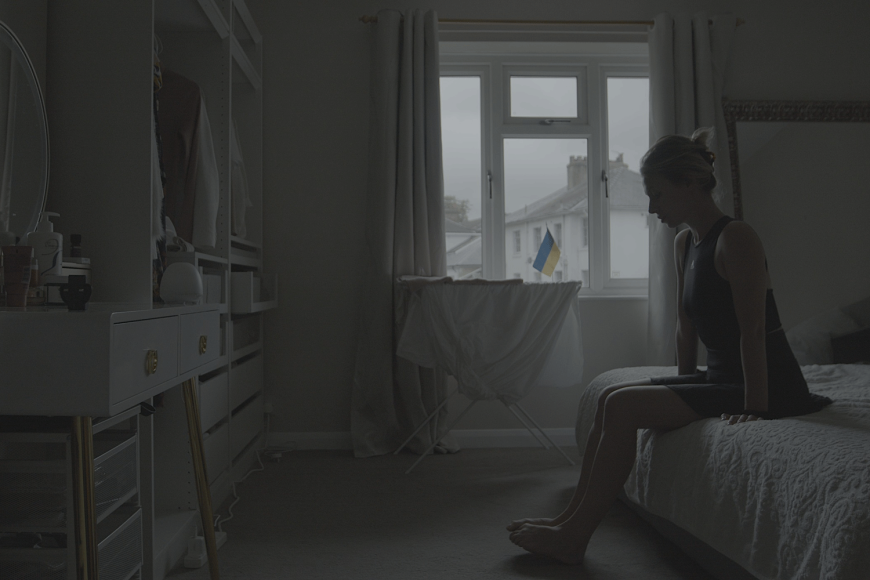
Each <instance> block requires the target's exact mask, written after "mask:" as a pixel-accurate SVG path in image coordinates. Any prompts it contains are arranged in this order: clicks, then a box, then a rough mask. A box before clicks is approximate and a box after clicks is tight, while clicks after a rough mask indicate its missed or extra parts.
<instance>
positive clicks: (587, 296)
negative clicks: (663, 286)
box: [577, 292, 649, 300]
mask: <svg viewBox="0 0 870 580" xmlns="http://www.w3.org/2000/svg"><path fill="white" fill-rule="evenodd" d="M577 297H578V298H579V299H580V300H649V296H647V295H646V294H611V293H607V292H599V293H596V294H592V293H589V294H584V293H583V292H581V293H580V294H579V295H578V296H577Z"/></svg>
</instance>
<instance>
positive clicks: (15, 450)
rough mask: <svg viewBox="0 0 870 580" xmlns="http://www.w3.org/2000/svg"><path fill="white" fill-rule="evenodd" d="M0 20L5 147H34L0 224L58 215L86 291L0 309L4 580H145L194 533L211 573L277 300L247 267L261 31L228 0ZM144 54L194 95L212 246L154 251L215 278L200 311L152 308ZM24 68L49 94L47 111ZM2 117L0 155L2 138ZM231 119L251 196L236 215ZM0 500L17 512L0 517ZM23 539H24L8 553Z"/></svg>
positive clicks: (242, 459)
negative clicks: (219, 518) (213, 198)
mask: <svg viewBox="0 0 870 580" xmlns="http://www.w3.org/2000/svg"><path fill="white" fill-rule="evenodd" d="M10 2H11V0H10ZM5 5H6V4H5V2H4V0H0V9H3V8H4V6H5ZM2 17H4V18H5V17H10V18H15V20H13V21H12V22H11V23H12V24H13V26H12V28H18V29H19V30H26V31H30V33H31V36H30V37H29V40H28V43H29V44H28V46H29V47H31V50H32V51H33V53H34V56H35V57H36V58H35V60H36V63H37V67H36V71H35V72H34V67H33V64H32V63H31V62H30V60H29V59H28V58H27V53H26V51H24V48H23V46H22V45H21V43H20V42H18V39H15V37H14V34H12V31H11V30H9V29H8V28H4V29H3V31H0V51H2V49H3V47H4V46H5V47H7V48H8V49H9V50H10V51H12V54H13V55H15V58H17V59H18V61H19V62H20V63H21V70H20V71H18V72H20V73H21V74H18V76H17V77H16V78H17V79H18V81H17V82H18V88H19V94H18V98H17V106H18V108H17V111H16V115H18V116H19V118H17V119H16V127H17V128H18V132H17V133H16V138H15V140H14V142H15V143H16V144H18V143H21V144H22V145H27V146H28V150H30V151H37V152H39V153H40V155H38V156H36V157H34V158H32V159H28V160H27V161H25V162H21V163H16V164H15V167H16V168H24V167H27V168H31V169H32V170H33V175H28V176H24V175H21V174H18V173H16V174H15V180H14V183H16V184H17V185H18V187H17V188H15V191H14V194H13V196H12V199H11V204H12V206H14V207H13V211H12V212H11V214H14V215H12V216H10V215H9V214H6V215H5V216H4V214H3V213H2V210H3V207H4V206H3V198H2V188H0V231H2V230H6V231H12V232H15V233H16V234H17V235H18V236H21V237H23V234H24V233H26V232H28V231H32V229H33V227H34V226H35V223H36V221H35V220H37V219H38V217H39V214H40V213H41V212H42V211H44V210H46V209H49V210H51V211H56V212H58V213H59V214H60V218H59V219H58V220H56V223H57V225H56V230H57V231H59V232H61V233H62V234H63V235H64V237H65V238H67V236H68V235H69V234H71V233H80V234H82V236H83V244H82V246H83V250H84V254H83V255H84V256H86V257H88V258H90V259H91V263H92V264H93V271H92V274H91V282H90V283H91V284H92V286H93V298H92V301H91V302H90V303H89V304H88V307H87V310H86V311H85V312H68V311H67V310H66V309H65V308H64V307H60V308H58V309H51V310H45V309H43V308H41V307H37V308H35V309H28V310H26V311H24V310H12V309H0V416H2V420H0V578H4V579H5V578H7V577H10V578H20V577H25V573H24V572H18V571H15V570H16V569H14V568H11V567H9V566H10V565H12V566H14V565H18V566H19V568H18V570H19V571H20V570H27V574H30V573H31V572H32V571H38V572H37V574H38V575H37V576H36V577H37V578H52V579H54V578H58V579H61V578H62V579H63V580H74V579H83V578H87V579H94V578H97V577H99V578H101V579H102V580H105V579H106V578H108V579H110V580H113V579H115V578H117V579H120V580H127V579H128V578H141V579H143V580H161V579H162V578H164V577H166V576H167V575H169V574H171V572H172V571H173V570H175V569H177V567H179V566H181V565H182V560H186V558H185V556H186V555H189V550H188V546H189V540H191V539H192V538H193V537H194V536H203V535H204V536H205V539H206V543H207V544H209V546H208V550H209V551H210V552H211V554H210V557H209V558H208V562H209V566H210V567H211V568H212V570H211V571H210V572H211V576H212V578H216V577H217V558H216V557H214V547H213V546H214V544H215V542H213V541H212V540H211V539H210V538H209V536H212V535H213V522H212V520H211V513H210V510H211V506H210V505H209V503H210V501H209V497H210V498H211V500H212V501H214V502H215V505H217V504H219V503H221V502H222V501H223V500H224V499H226V498H228V497H229V496H230V493H231V490H232V485H233V482H235V481H239V480H241V479H242V478H243V476H244V475H245V474H246V473H248V471H249V470H250V469H251V467H252V466H253V465H254V464H255V463H256V458H257V453H258V451H259V449H260V448H261V447H262V444H263V442H264V438H265V434H264V420H263V417H264V415H263V411H264V399H265V394H264V389H263V385H264V379H263V365H264V348H263V347H264V338H263V325H264V323H263V320H264V316H265V312H266V311H267V310H269V309H271V308H275V307H276V306H277V300H276V298H277V281H276V282H274V283H269V282H268V281H267V280H266V279H265V277H264V276H263V275H262V266H263V250H264V248H263V219H262V214H263V179H262V177H263V176H262V153H263V148H262V120H263V118H262V116H263V108H262V86H263V85H262V76H261V75H262V36H261V34H260V33H259V31H258V29H257V26H256V23H255V21H254V19H253V17H252V15H251V12H250V11H249V10H248V8H247V6H246V4H245V2H244V0H129V1H125V2H116V3H106V2H100V3H89V2H54V3H49V2H46V1H45V0H34V2H33V3H32V4H31V3H27V5H26V6H25V5H23V4H21V3H18V2H15V3H14V8H9V9H8V10H6V12H2ZM48 30H50V31H51V34H50V35H49V34H48ZM4 31H7V32H8V34H4ZM22 34H24V33H22ZM40 34H41V36H40ZM95 55H96V56H95ZM155 55H157V56H158V57H159V59H160V62H161V66H163V67H165V68H167V69H170V70H173V71H174V72H176V73H179V74H181V75H184V76H185V77H187V78H189V79H190V80H192V81H194V82H196V83H197V84H198V85H199V86H200V87H201V88H202V91H203V94H205V95H207V106H208V112H209V114H210V120H211V129H212V139H213V145H214V150H215V155H216V158H217V161H218V164H219V172H220V180H219V181H220V183H219V186H220V200H219V209H218V217H217V223H216V224H215V226H216V229H217V236H216V243H215V246H214V247H213V248H199V247H198V248H196V250H195V251H193V252H179V253H176V254H174V255H170V256H169V261H170V263H171V262H172V261H183V262H188V263H191V264H193V265H194V266H195V267H197V268H199V269H201V271H202V272H203V274H205V275H208V276H209V277H210V280H211V281H212V282H215V285H214V286H212V285H211V284H210V285H209V290H210V294H209V300H208V303H207V304H199V305H195V306H193V305H185V306H158V305H152V302H151V296H152V286H153V281H152V267H151V265H152V246H153V239H152V234H153V227H152V221H153V218H152V216H153V212H152V209H153V204H152V201H153V197H152V195H153V188H152V177H153V175H154V171H153V169H154V166H153V164H154V160H153V158H152V156H151V155H150V151H151V142H152V138H153V133H154V123H153V116H152V114H153V65H154V58H155ZM0 56H2V55H0ZM40 56H41V57H42V58H40ZM9 60H10V59H9V58H7V59H6V62H9ZM3 66H4V65H3V59H0V95H3V94H4V92H6V93H7V94H8V91H6V87H3V84H4V83H5V80H6V79H8V78H10V76H9V75H6V74H4V72H7V73H8V72H9V71H4V69H3ZM37 77H39V78H41V79H42V80H43V81H45V80H46V79H48V82H49V83H50V84H51V87H52V90H51V91H50V92H49V93H48V94H47V99H46V100H47V102H46V103H45V104H43V103H44V100H43V98H42V94H41V91H40V90H39V83H38V82H37V80H36V79H37ZM25 97H26V98H25ZM158 100H159V98H158ZM4 106H6V103H5V102H4V101H3V99H2V97H0V144H2V143H3V142H7V143H11V142H13V141H12V140H10V139H9V138H8V135H7V136H6V139H4V138H3V131H4V126H3V122H2V119H3V118H11V117H10V115H11V113H10V114H7V111H6V110H4V109H3V107H4ZM25 113H27V114H29V113H33V114H34V117H33V118H32V119H29V118H28V119H27V120H26V122H25V119H24V118H22V117H20V116H22V115H24V114H25ZM46 113H47V114H46ZM233 122H235V123H236V124H237V126H238V131H237V133H236V135H235V137H236V139H237V143H236V144H237V145H238V146H239V147H240V148H241V150H242V153H243V156H244V160H245V170H246V175H247V180H248V193H249V197H250V202H251V203H252V205H251V206H249V207H248V209H247V215H246V217H245V216H242V217H241V218H239V216H237V215H235V214H234V213H233V209H234V207H235V206H234V204H233V198H232V192H231V188H230V184H231V183H233V178H234V177H235V175H234V174H233V167H234V166H233V165H232V156H231V154H230V150H231V147H230V143H231V142H232V141H233V135H232V133H231V125H232V124H233ZM48 126H50V128H51V149H52V151H53V155H52V156H51V187H50V188H49V187H48V173H49V171H48V161H49V159H48V157H49V156H48V152H49V146H48V144H49V143H48V131H47V127H48ZM24 127H27V131H26V132H25V131H24ZM2 155H3V150H2V147H0V161H2ZM21 159H22V157H21V156H20V155H19V152H18V151H16V160H21ZM0 168H2V163H0ZM46 191H47V194H46ZM46 199H47V200H48V204H47V206H46ZM6 217H9V219H10V221H9V223H6V221H5V219H6ZM239 219H241V222H242V223H244V222H245V220H246V226H247V228H246V231H240V230H239V229H238V223H239ZM11 220H20V221H19V222H18V223H15V224H13V222H12V221H11ZM261 281H262V287H263V292H260V291H259V286H260V282H261ZM245 284H247V287H248V291H247V292H243V291H242V290H244V289H245ZM237 287H238V288H237ZM255 289H256V290H257V291H255ZM237 290H238V291H237ZM212 293H214V294H216V297H215V299H214V300H212V298H213V296H212ZM19 449H21V450H23V451H19ZM206 464H207V467H208V469H207V473H206ZM4 486H5V487H4ZM7 492H14V493H17V494H19V496H18V497H20V498H22V499H25V500H27V502H29V503H27V505H26V508H27V509H22V510H16V509H8V508H9V507H10V505H11V504H12V502H4V501H3V500H5V499H8V498H10V497H11V495H9V493H7ZM209 492H210V493H209ZM22 494H23V495H22ZM21 505H24V503H22V504H21ZM12 507H13V508H14V507H15V506H12ZM4 509H6V511H5V512H4ZM28 518H29V519H28ZM25 524H27V525H25ZM29 536H34V537H35V536H41V539H39V543H38V544H37V545H38V548H37V547H34V545H30V546H29V547H27V546H23V545H18V544H14V543H15V542H20V541H26V540H28V538H29ZM224 537H225V536H224ZM230 541H231V540H230ZM4 542H7V543H6V544H4ZM10 542H11V543H10ZM13 544H14V545H13ZM203 560H204V558H200V560H199V562H200V564H201V563H202V561H203ZM10 563H11V564H10ZM185 563H186V562H185ZM4 565H6V566H7V567H6V568H4ZM8 570H13V571H12V572H8ZM134 570H135V571H134ZM131 571H133V572H131ZM131 574H132V575H131ZM27 577H30V576H27Z"/></svg>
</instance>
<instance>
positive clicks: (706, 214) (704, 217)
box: [686, 198, 725, 244]
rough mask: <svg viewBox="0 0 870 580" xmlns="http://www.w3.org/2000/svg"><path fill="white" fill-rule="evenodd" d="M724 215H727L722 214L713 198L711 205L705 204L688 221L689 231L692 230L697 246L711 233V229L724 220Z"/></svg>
mask: <svg viewBox="0 0 870 580" xmlns="http://www.w3.org/2000/svg"><path fill="white" fill-rule="evenodd" d="M724 215H725V214H724V213H722V210H720V209H719V207H718V206H717V205H716V203H715V202H714V201H713V199H712V198H711V199H710V202H709V204H704V205H703V206H701V207H700V208H698V211H697V212H695V214H694V215H692V216H691V217H690V218H689V219H687V220H686V225H688V226H689V229H690V230H692V235H693V236H694V241H695V243H696V244H697V243H698V242H700V241H701V240H703V239H704V236H706V235H707V232H709V231H710V228H712V227H713V225H714V224H715V223H716V222H718V221H719V220H720V219H722V216H724Z"/></svg>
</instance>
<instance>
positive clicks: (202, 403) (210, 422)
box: [199, 373, 229, 432]
mask: <svg viewBox="0 0 870 580" xmlns="http://www.w3.org/2000/svg"><path fill="white" fill-rule="evenodd" d="M228 388H229V382H228V380H227V373H221V374H219V375H217V376H216V377H213V378H211V379H209V380H207V381H203V382H201V383H199V418H200V421H201V422H202V430H203V432H205V431H208V430H209V429H211V428H212V427H214V425H215V424H216V423H217V422H218V421H220V420H221V419H223V418H224V417H226V416H227V415H228V414H229V408H228V406H227V390H228Z"/></svg>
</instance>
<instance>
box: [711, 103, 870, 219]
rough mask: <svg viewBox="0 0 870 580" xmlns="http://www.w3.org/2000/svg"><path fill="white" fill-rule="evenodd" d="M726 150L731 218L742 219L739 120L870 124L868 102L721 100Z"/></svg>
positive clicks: (869, 106) (869, 104)
mask: <svg viewBox="0 0 870 580" xmlns="http://www.w3.org/2000/svg"><path fill="white" fill-rule="evenodd" d="M722 110H723V112H724V114H725V127H726V130H727V133H728V153H729V154H730V157H731V188H732V192H733V196H734V217H735V218H737V219H739V220H742V219H743V199H742V193H741V189H740V156H739V155H738V150H737V123H738V122H747V121H748V122H752V121H756V122H777V121H782V122H795V121H798V122H807V123H832V122H833V123H870V101H732V100H729V99H723V100H722Z"/></svg>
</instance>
